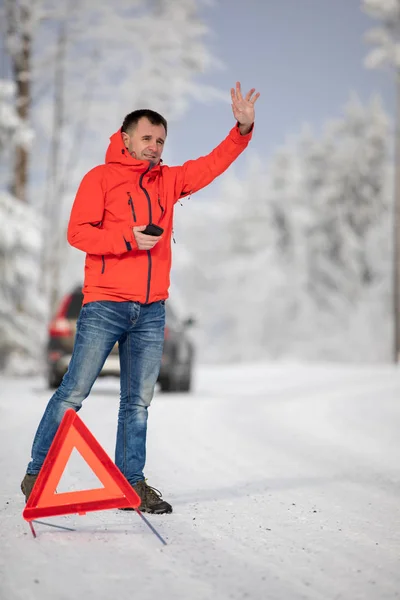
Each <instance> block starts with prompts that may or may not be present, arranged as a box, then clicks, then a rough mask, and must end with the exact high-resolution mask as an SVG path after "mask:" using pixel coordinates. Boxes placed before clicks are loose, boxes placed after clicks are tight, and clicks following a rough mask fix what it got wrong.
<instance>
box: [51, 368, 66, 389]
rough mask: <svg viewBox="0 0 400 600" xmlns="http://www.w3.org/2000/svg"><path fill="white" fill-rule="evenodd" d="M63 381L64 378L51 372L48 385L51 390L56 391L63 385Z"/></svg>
mask: <svg viewBox="0 0 400 600" xmlns="http://www.w3.org/2000/svg"><path fill="white" fill-rule="evenodd" d="M62 380H63V376H62V375H59V374H58V373H54V371H50V372H49V375H48V378H47V385H48V386H49V388H50V389H51V390H55V389H56V388H58V387H59V386H60V385H61V382H62Z"/></svg>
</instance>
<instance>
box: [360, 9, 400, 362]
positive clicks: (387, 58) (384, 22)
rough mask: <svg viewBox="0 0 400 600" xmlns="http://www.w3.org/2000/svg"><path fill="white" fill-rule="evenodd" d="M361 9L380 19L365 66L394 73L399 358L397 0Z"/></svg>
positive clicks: (397, 339)
mask: <svg viewBox="0 0 400 600" xmlns="http://www.w3.org/2000/svg"><path fill="white" fill-rule="evenodd" d="M362 7H363V9H364V11H365V12H366V13H367V14H369V15H370V16H371V17H372V18H374V19H377V20H378V21H380V26H379V27H376V28H374V29H371V30H370V31H369V32H368V33H367V36H366V37H367V40H368V41H369V42H370V43H371V44H373V46H374V48H373V49H372V50H371V51H370V52H369V54H368V55H367V57H366V60H365V64H366V66H367V67H369V68H373V69H374V68H385V67H389V69H390V70H391V71H392V73H393V74H394V84H395V90H396V96H397V97H396V104H397V106H396V116H395V126H394V131H395V136H394V187H393V197H394V210H393V225H392V236H391V237H392V238H393V252H392V264H393V277H392V282H391V290H392V313H393V325H394V327H393V329H394V331H393V340H394V343H393V359H394V362H395V363H397V362H399V361H400V1H399V0H363V2H362Z"/></svg>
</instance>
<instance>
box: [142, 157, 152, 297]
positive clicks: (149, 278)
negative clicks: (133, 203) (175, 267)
mask: <svg viewBox="0 0 400 600" xmlns="http://www.w3.org/2000/svg"><path fill="white" fill-rule="evenodd" d="M149 171H150V165H149V166H148V168H147V169H146V171H145V172H144V173H142V174H141V176H140V179H139V187H140V189H141V190H143V192H144V194H145V196H146V198H147V205H148V208H149V223H151V222H152V216H153V215H152V212H151V201H150V196H149V193H148V191H147V190H146V188H145V187H144V185H143V177H144V176H145V175H146V173H148V172H149ZM147 265H148V266H147V291H146V301H145V304H147V303H148V301H149V296H150V282H151V267H152V264H151V253H150V250H147Z"/></svg>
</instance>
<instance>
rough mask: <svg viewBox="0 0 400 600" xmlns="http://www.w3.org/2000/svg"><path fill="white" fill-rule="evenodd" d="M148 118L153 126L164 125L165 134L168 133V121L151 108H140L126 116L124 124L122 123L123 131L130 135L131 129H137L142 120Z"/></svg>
mask: <svg viewBox="0 0 400 600" xmlns="http://www.w3.org/2000/svg"><path fill="white" fill-rule="evenodd" d="M143 117H146V119H148V120H149V121H150V123H151V124H152V125H163V127H164V129H165V133H167V121H166V119H164V117H163V116H162V115H160V114H159V113H158V112H155V111H154V110H150V109H149V108H140V109H139V110H134V111H133V112H131V113H129V115H126V117H125V119H124V122H123V123H122V127H121V131H123V132H124V133H128V130H129V129H132V127H135V126H136V125H137V124H138V122H139V121H140V119H142V118H143Z"/></svg>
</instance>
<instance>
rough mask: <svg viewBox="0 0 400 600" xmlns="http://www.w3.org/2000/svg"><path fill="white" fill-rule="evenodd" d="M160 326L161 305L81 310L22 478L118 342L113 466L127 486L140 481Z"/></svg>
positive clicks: (96, 305)
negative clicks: (63, 370) (64, 369)
mask: <svg viewBox="0 0 400 600" xmlns="http://www.w3.org/2000/svg"><path fill="white" fill-rule="evenodd" d="M164 325H165V304H164V301H163V300H161V301H160V302H153V303H152V304H139V303H138V302H111V301H107V300H105V301H98V302H90V303H89V304H85V305H84V306H83V307H82V309H81V312H80V315H79V319H78V322H77V329H76V337H75V345H74V350H73V353H72V357H71V361H70V364H69V368H68V371H67V373H66V374H65V375H64V378H63V380H62V382H61V385H60V387H59V388H58V390H57V391H56V392H55V393H54V394H53V396H52V397H51V399H50V401H49V403H48V405H47V408H46V410H45V412H44V415H43V417H42V420H41V422H40V424H39V427H38V430H37V432H36V435H35V439H34V441H33V446H32V460H31V462H30V463H29V465H28V468H27V473H30V474H36V473H39V471H40V468H41V466H42V464H43V462H44V459H45V458H46V455H47V452H48V450H49V448H50V445H51V442H52V441H53V438H54V436H55V434H56V431H57V428H58V426H59V424H60V422H61V420H62V418H63V416H64V413H65V411H66V410H67V409H68V408H73V409H74V410H75V411H78V410H79V409H80V408H81V406H82V402H83V400H84V399H85V398H86V397H87V396H88V395H89V393H90V390H91V389H92V386H93V384H94V382H95V381H96V378H97V376H98V375H99V373H100V371H101V369H102V367H103V365H104V362H105V360H106V358H107V357H108V355H109V354H110V352H111V350H112V348H113V347H114V345H115V343H116V342H118V344H119V356H120V366H121V399H120V406H119V413H118V428H117V442H116V449H115V463H116V465H117V467H118V468H119V469H120V470H121V471H122V473H123V474H124V475H125V477H126V478H127V480H128V481H129V482H130V483H131V484H134V483H136V482H137V481H140V480H141V479H144V474H143V469H144V465H145V462H146V433H147V409H148V407H149V406H150V402H151V400H152V398H153V394H154V387H155V384H156V382H157V378H158V374H159V370H160V365H161V357H162V351H163V345H164Z"/></svg>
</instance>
